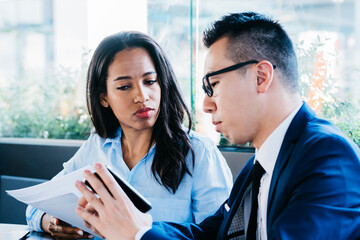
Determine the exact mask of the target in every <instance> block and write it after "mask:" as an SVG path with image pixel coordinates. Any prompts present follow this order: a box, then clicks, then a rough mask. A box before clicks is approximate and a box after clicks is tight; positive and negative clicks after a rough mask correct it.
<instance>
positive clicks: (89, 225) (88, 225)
mask: <svg viewBox="0 0 360 240" xmlns="http://www.w3.org/2000/svg"><path fill="white" fill-rule="evenodd" d="M84 224H85V227H87V228H90V229H91V228H92V226H91V224H90V223H89V222H88V221H85V220H84Z"/></svg>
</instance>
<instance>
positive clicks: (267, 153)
mask: <svg viewBox="0 0 360 240" xmlns="http://www.w3.org/2000/svg"><path fill="white" fill-rule="evenodd" d="M301 106H302V104H300V105H299V106H297V107H296V108H295V109H294V110H293V111H292V112H291V113H290V114H289V116H287V118H286V119H285V120H284V121H282V123H281V124H280V125H279V126H278V127H277V128H276V129H275V130H274V131H273V132H272V133H271V134H270V135H269V137H267V139H266V140H265V142H264V143H263V144H262V145H261V147H260V148H259V149H256V150H255V160H257V161H258V162H259V163H260V165H261V166H262V167H263V168H264V170H265V171H266V173H267V174H270V175H272V172H273V170H274V167H275V163H276V159H277V157H278V155H279V152H280V147H281V144H282V142H283V140H284V137H285V133H286V131H287V129H288V128H289V125H290V123H291V121H292V120H293V118H294V117H295V115H296V113H297V112H298V111H299V109H300V108H301Z"/></svg>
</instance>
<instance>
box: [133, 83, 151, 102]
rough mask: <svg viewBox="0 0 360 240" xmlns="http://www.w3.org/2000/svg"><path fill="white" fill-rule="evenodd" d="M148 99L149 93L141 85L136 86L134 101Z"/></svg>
mask: <svg viewBox="0 0 360 240" xmlns="http://www.w3.org/2000/svg"><path fill="white" fill-rule="evenodd" d="M148 100H149V94H148V93H147V91H146V89H145V88H144V87H142V86H138V87H137V90H136V91H135V96H134V103H144V102H146V101H148Z"/></svg>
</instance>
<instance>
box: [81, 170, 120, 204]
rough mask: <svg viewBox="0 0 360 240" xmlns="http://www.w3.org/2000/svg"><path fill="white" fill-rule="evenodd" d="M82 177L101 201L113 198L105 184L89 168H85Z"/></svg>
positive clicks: (108, 200)
mask: <svg viewBox="0 0 360 240" xmlns="http://www.w3.org/2000/svg"><path fill="white" fill-rule="evenodd" d="M84 177H85V179H86V180H87V181H88V182H89V183H90V185H91V186H92V188H93V189H94V190H95V192H96V194H97V195H98V196H99V197H100V198H101V199H102V201H103V202H107V203H109V202H110V201H111V200H112V199H113V197H112V196H111V195H110V193H109V192H108V190H107V189H106V186H105V185H104V184H103V183H102V182H101V180H100V179H98V178H97V177H96V176H95V175H94V173H92V172H90V171H89V170H85V171H84ZM89 203H90V202H89ZM94 207H95V206H94Z"/></svg>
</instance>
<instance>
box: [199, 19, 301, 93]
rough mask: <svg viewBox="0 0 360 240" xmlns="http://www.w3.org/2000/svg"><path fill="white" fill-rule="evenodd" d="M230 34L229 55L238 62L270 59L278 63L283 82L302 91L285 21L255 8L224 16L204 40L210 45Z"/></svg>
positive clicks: (278, 70) (205, 32) (212, 27)
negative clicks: (281, 23)
mask: <svg viewBox="0 0 360 240" xmlns="http://www.w3.org/2000/svg"><path fill="white" fill-rule="evenodd" d="M222 37H228V39H229V43H228V47H227V52H226V56H227V57H228V58H229V59H231V60H233V61H234V62H236V63H237V62H244V61H248V60H258V61H261V60H267V61H269V62H271V63H272V64H273V65H275V66H276V70H275V71H277V72H278V74H279V76H280V79H281V81H282V83H283V85H284V86H285V87H286V88H287V89H288V90H290V91H298V88H299V87H298V65H297V58H296V54H295V51H294V48H293V44H292V42H291V40H290V38H289V36H288V35H287V33H286V32H285V30H284V29H283V28H282V27H281V25H280V24H279V23H278V22H277V21H274V20H272V19H270V18H268V17H265V16H264V15H261V14H258V13H255V12H244V13H233V14H229V15H226V16H223V17H222V18H221V19H220V20H218V21H216V22H214V23H213V24H212V26H211V27H210V28H209V29H207V30H205V31H204V39H203V41H204V44H205V46H206V47H208V48H209V47H210V46H211V45H212V44H214V43H215V42H216V41H217V40H219V39H220V38H222Z"/></svg>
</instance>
